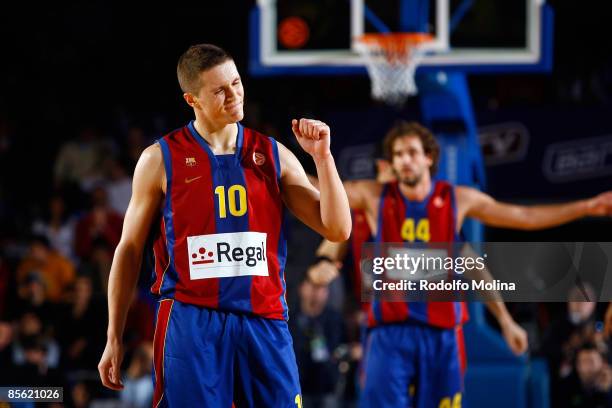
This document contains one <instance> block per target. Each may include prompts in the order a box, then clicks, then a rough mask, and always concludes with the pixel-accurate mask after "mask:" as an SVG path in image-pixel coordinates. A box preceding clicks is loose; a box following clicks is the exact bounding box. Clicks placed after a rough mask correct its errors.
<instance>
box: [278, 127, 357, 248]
mask: <svg viewBox="0 0 612 408" xmlns="http://www.w3.org/2000/svg"><path fill="white" fill-rule="evenodd" d="M292 129H293V133H294V134H295V136H296V138H297V140H298V142H299V144H300V146H301V147H302V148H303V149H304V150H305V151H306V152H307V153H309V154H310V155H311V156H312V158H313V159H314V162H315V165H316V168H317V175H318V179H319V190H317V189H316V188H315V187H314V186H313V185H312V184H311V183H310V181H308V177H307V176H306V172H305V171H304V168H303V167H302V165H301V164H300V162H299V161H298V160H297V158H296V157H295V155H294V154H293V153H291V151H289V150H288V149H287V148H286V147H284V146H283V145H282V144H280V143H279V154H280V161H281V184H282V190H283V200H284V201H285V204H286V205H287V207H289V209H290V210H291V211H292V212H293V213H294V214H295V215H296V216H297V217H298V218H299V219H300V220H301V221H302V222H303V223H304V224H306V225H308V226H309V227H310V228H312V229H313V230H315V231H316V232H318V233H319V234H321V235H322V236H323V237H324V238H327V239H328V240H330V241H334V242H336V241H345V240H347V239H348V237H349V235H350V233H351V213H350V208H349V204H348V199H347V196H346V193H345V191H344V188H343V187H342V181H341V180H340V176H338V171H337V170H336V165H335V163H334V158H333V157H332V155H331V152H330V150H329V146H330V130H329V127H328V126H327V125H326V124H324V123H323V122H320V121H317V120H312V119H300V121H299V122H298V121H297V120H294V121H293V123H292Z"/></svg>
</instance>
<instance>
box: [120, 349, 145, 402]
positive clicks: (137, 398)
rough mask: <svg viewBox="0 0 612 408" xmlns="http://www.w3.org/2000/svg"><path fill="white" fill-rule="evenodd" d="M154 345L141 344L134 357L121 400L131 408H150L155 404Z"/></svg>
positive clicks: (124, 382) (125, 380)
mask: <svg viewBox="0 0 612 408" xmlns="http://www.w3.org/2000/svg"><path fill="white" fill-rule="evenodd" d="M152 359H153V344H152V343H150V342H146V343H143V344H141V345H140V346H139V347H138V348H137V349H136V351H135V352H134V354H133V356H132V360H131V361H130V365H129V367H128V369H127V372H126V376H125V378H124V379H123V385H124V388H123V390H122V391H121V393H120V397H119V398H120V400H121V402H122V403H123V404H125V406H127V407H130V408H149V407H150V406H151V404H152V403H153V383H152V382H151V361H152Z"/></svg>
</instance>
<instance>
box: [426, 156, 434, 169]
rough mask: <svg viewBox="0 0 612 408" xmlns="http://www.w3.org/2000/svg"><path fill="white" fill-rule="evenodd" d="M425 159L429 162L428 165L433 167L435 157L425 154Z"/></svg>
mask: <svg viewBox="0 0 612 408" xmlns="http://www.w3.org/2000/svg"><path fill="white" fill-rule="evenodd" d="M425 161H426V162H427V167H429V168H431V166H433V158H432V157H431V154H425Z"/></svg>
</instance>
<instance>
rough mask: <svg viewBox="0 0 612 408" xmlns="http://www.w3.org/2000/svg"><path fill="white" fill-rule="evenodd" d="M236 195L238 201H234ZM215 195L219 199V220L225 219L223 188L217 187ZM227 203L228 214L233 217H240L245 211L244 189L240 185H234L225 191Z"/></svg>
mask: <svg viewBox="0 0 612 408" xmlns="http://www.w3.org/2000/svg"><path fill="white" fill-rule="evenodd" d="M236 193H238V200H236ZM215 194H216V195H217V198H218V199H219V218H226V217H227V206H226V202H225V186H217V188H215ZM227 202H228V204H229V212H230V214H232V215H233V216H234V217H241V216H243V215H244V214H246V211H247V198H246V189H245V188H244V186H241V185H240V184H234V185H233V186H231V187H230V188H228V189H227Z"/></svg>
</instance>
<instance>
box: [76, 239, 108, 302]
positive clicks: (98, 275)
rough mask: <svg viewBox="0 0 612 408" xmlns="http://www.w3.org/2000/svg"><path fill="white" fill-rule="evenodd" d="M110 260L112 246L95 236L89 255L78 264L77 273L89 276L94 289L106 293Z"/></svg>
mask: <svg viewBox="0 0 612 408" xmlns="http://www.w3.org/2000/svg"><path fill="white" fill-rule="evenodd" d="M112 262H113V248H111V247H110V244H109V243H108V242H107V241H106V240H104V239H102V238H96V239H95V240H94V241H93V242H92V244H91V253H90V255H89V257H87V258H84V259H83V260H82V261H81V263H80V265H79V275H87V276H91V279H92V283H93V287H94V291H95V292H100V293H104V294H106V289H107V287H108V275H109V274H110V269H111V264H112Z"/></svg>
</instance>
